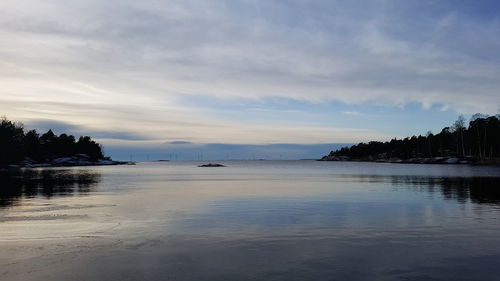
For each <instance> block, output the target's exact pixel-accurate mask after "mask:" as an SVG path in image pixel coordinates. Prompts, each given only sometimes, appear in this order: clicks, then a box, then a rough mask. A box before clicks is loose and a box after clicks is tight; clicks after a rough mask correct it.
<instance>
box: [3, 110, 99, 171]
mask: <svg viewBox="0 0 500 281" xmlns="http://www.w3.org/2000/svg"><path fill="white" fill-rule="evenodd" d="M0 152H1V154H0V155H1V156H0V167H5V166H8V165H10V164H16V163H19V162H20V161H22V160H23V159H26V158H27V157H29V158H31V159H32V160H34V161H36V162H39V163H43V162H50V161H51V160H53V159H55V158H58V157H71V156H75V155H77V154H86V155H88V156H89V160H90V161H97V160H99V159H104V158H105V157H104V154H103V151H102V146H101V145H100V144H98V143H97V142H95V141H93V140H92V139H91V138H90V137H89V136H81V137H79V138H78V140H76V138H75V137H74V136H72V135H68V134H60V135H59V136H57V135H56V134H54V132H52V130H48V131H47V132H46V133H44V134H42V135H40V134H38V133H37V131H36V130H29V131H27V132H25V130H24V126H23V124H21V123H17V122H12V121H10V120H7V118H6V117H2V118H1V121H0Z"/></svg>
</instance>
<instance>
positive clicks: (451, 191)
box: [354, 175, 500, 204]
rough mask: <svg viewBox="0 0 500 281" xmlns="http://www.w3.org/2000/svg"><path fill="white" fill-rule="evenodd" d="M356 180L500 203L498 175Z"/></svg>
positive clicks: (361, 177)
mask: <svg viewBox="0 0 500 281" xmlns="http://www.w3.org/2000/svg"><path fill="white" fill-rule="evenodd" d="M354 177H355V178H356V181H358V180H359V181H360V182H370V183H391V184H392V185H394V186H397V187H403V188H409V189H412V190H418V191H422V192H429V193H436V192H439V193H440V194H441V195H442V196H443V198H444V199H446V200H451V199H453V200H457V201H458V202H460V203H466V202H472V203H478V204H500V178H499V177H424V176H380V175H355V176H354Z"/></svg>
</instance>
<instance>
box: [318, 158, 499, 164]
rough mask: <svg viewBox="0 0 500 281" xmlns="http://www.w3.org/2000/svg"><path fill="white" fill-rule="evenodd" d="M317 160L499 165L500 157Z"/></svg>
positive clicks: (330, 159) (333, 159)
mask: <svg viewBox="0 0 500 281" xmlns="http://www.w3.org/2000/svg"><path fill="white" fill-rule="evenodd" d="M317 161H325V162H369V163H391V164H432V165H472V166H499V165H500V159H491V160H476V159H467V158H456V157H434V158H409V159H398V158H396V159H350V158H347V157H341V156H336V157H331V158H330V157H323V158H321V159H318V160H317Z"/></svg>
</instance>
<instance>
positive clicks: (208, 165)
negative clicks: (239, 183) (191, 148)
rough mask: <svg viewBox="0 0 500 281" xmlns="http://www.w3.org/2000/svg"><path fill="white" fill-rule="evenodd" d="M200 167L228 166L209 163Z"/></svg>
mask: <svg viewBox="0 0 500 281" xmlns="http://www.w3.org/2000/svg"><path fill="white" fill-rule="evenodd" d="M198 167H226V166H224V165H222V164H218V163H208V164H203V165H198Z"/></svg>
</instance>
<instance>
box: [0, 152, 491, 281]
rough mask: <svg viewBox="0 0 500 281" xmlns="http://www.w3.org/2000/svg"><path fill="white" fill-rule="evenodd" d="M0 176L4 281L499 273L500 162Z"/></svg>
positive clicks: (236, 165)
mask: <svg viewBox="0 0 500 281" xmlns="http://www.w3.org/2000/svg"><path fill="white" fill-rule="evenodd" d="M206 163H208V162H206V161H205V162H200V161H198V162H196V161H190V162H142V163H137V164H136V165H120V166H96V167H71V168H38V169H22V170H16V171H9V172H6V171H4V172H0V280H6V281H10V280H22V281H34V280H51V281H54V280H55V281H58V280H65V281H66V280H86V281H93V280H96V281H97V280H134V281H140V280H193V281H194V280H197V281H198V280H214V281H215V280H217V281H221V280H228V281H229V280H231V281H237V280H283V281H285V280H286V281H294V280H304V281H306V280H329V281H332V280H342V281H344V280H370V281H371V280H383V281H390V280H455V281H457V280H467V281H470V280H500V167H495V166H470V165H420V164H390V163H363V162H318V161H308V160H302V161H219V162H217V163H221V164H224V165H225V166H226V167H198V165H200V164H206Z"/></svg>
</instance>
